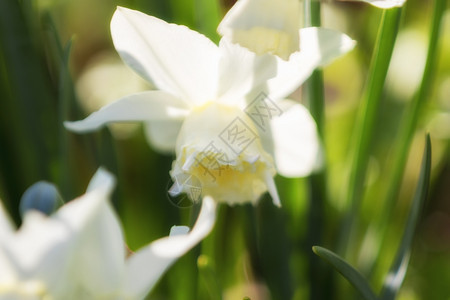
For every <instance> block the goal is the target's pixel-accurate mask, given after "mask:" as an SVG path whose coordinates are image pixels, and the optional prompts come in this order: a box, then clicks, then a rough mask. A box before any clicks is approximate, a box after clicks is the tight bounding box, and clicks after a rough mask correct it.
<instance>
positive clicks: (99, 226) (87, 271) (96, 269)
mask: <svg viewBox="0 0 450 300" xmlns="http://www.w3.org/2000/svg"><path fill="white" fill-rule="evenodd" d="M80 244H81V247H80V248H79V249H78V251H77V257H78V259H77V260H76V266H75V267H76V270H77V271H78V274H77V279H78V283H79V284H81V286H82V288H83V290H84V291H86V292H87V293H88V294H89V295H98V296H99V297H101V296H104V295H108V294H112V293H114V292H116V291H117V290H119V289H120V288H121V285H122V283H123V277H122V276H123V274H124V268H125V242H124V238H123V234H122V229H121V227H120V223H119V220H118V218H117V216H116V215H115V213H114V211H113V209H112V208H111V207H110V205H109V204H108V203H104V205H102V208H101V210H100V211H99V212H98V213H97V215H96V217H95V219H94V220H92V222H90V224H88V228H86V232H85V234H84V235H83V238H82V239H81V241H80Z"/></svg>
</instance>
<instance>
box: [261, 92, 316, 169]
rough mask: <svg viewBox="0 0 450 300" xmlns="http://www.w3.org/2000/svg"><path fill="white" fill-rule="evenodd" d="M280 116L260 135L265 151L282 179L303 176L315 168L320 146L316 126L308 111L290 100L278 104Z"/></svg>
mask: <svg viewBox="0 0 450 300" xmlns="http://www.w3.org/2000/svg"><path fill="white" fill-rule="evenodd" d="M278 105H279V106H280V108H281V109H282V110H283V114H282V115H281V116H279V117H276V118H273V119H272V120H271V122H270V130H267V131H266V132H263V133H261V138H262V141H263V145H264V147H265V148H266V151H269V152H270V153H272V154H273V156H274V158H275V164H276V168H277V171H278V173H279V174H280V175H282V176H285V177H304V176H307V175H309V174H310V173H311V172H312V171H313V170H314V169H315V168H316V167H317V165H318V160H319V158H320V146H319V140H318V135H317V129H316V123H315V122H314V119H313V118H312V116H311V115H310V113H309V111H308V110H307V109H306V108H305V107H304V106H303V105H301V104H298V103H295V102H294V101H291V100H284V101H281V102H279V103H278Z"/></svg>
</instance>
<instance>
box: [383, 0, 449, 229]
mask: <svg viewBox="0 0 450 300" xmlns="http://www.w3.org/2000/svg"><path fill="white" fill-rule="evenodd" d="M445 6H446V1H445V0H435V1H434V8H433V14H432V16H431V22H432V24H431V28H430V35H429V41H428V53H427V59H426V63H425V69H424V72H423V75H422V82H421V84H420V87H419V89H418V91H417V93H416V94H415V95H414V97H413V99H412V103H411V105H410V106H409V107H408V111H407V113H406V118H405V119H404V120H403V123H402V125H401V128H400V132H399V137H398V141H399V142H398V144H397V146H396V149H395V152H394V155H393V158H392V162H393V167H392V171H391V172H390V174H389V180H388V182H389V187H388V191H387V196H386V204H385V208H384V209H383V212H384V213H383V219H382V220H381V221H380V229H379V231H380V234H382V235H383V234H385V232H386V230H387V224H388V223H389V218H390V216H391V214H392V211H393V210H394V207H395V204H396V203H397V201H396V199H397V195H398V192H399V189H400V187H401V180H402V178H403V172H404V169H405V165H406V161H407V159H408V153H409V148H410V146H411V141H412V138H413V136H414V132H415V130H416V128H417V123H418V121H419V118H420V115H421V112H422V111H423V107H424V104H425V103H426V101H427V99H428V98H429V95H430V92H431V87H432V83H433V78H434V70H435V69H436V65H437V58H438V56H439V55H438V50H439V47H438V41H439V37H440V33H441V30H442V16H443V14H444V11H445Z"/></svg>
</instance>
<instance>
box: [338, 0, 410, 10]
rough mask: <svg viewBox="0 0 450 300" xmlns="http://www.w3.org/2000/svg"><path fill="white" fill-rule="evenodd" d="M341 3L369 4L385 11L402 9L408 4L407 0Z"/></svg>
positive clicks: (371, 0)
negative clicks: (395, 8) (396, 8)
mask: <svg viewBox="0 0 450 300" xmlns="http://www.w3.org/2000/svg"><path fill="white" fill-rule="evenodd" d="M341 1H352V2H367V3H369V4H371V5H373V6H376V7H378V8H383V9H388V8H394V7H401V6H403V4H405V2H406V0H341Z"/></svg>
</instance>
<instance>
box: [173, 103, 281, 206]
mask: <svg viewBox="0 0 450 300" xmlns="http://www.w3.org/2000/svg"><path fill="white" fill-rule="evenodd" d="M176 152H177V153H176V154H177V158H176V160H175V162H174V163H173V166H172V171H171V176H172V179H173V180H174V182H175V184H174V186H173V187H172V188H171V191H170V192H171V194H177V193H181V192H185V193H187V194H188V195H189V196H190V198H191V200H194V201H195V200H197V199H198V198H197V199H195V197H192V195H194V194H195V193H192V189H194V190H196V191H197V193H196V194H197V195H198V192H199V191H200V193H201V195H210V196H212V197H213V198H215V199H216V200H217V201H222V202H227V203H228V204H236V203H244V202H256V201H257V200H258V199H259V197H260V196H261V195H262V194H263V193H264V192H266V191H267V184H266V180H267V176H269V177H270V178H271V177H273V176H274V174H275V169H274V166H273V160H272V158H271V156H270V155H269V154H268V153H267V152H266V151H265V150H264V149H263V147H262V145H261V141H260V139H259V134H258V130H257V129H256V127H255V125H254V124H253V121H252V120H251V119H250V118H249V117H248V116H247V115H246V114H245V113H244V112H243V111H242V110H241V109H239V108H237V107H230V106H225V105H223V104H219V103H215V102H210V103H208V104H207V105H205V106H202V107H199V108H197V109H195V110H194V111H192V112H191V114H190V115H189V116H188V117H187V118H186V120H185V121H184V123H183V126H182V128H181V131H180V134H179V137H178V140H177V147H176Z"/></svg>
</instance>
